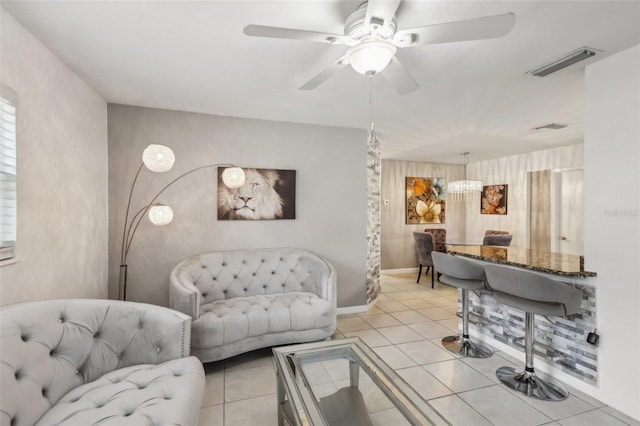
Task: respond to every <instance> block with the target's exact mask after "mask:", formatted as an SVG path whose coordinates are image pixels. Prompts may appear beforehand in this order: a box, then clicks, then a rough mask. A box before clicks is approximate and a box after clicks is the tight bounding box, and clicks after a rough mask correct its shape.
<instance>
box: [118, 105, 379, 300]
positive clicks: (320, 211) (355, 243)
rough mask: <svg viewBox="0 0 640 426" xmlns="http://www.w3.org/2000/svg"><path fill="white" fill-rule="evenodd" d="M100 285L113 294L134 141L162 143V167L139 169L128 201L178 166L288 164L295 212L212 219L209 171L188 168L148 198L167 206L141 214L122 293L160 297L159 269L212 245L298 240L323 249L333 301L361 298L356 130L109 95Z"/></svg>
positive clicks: (363, 156)
mask: <svg viewBox="0 0 640 426" xmlns="http://www.w3.org/2000/svg"><path fill="white" fill-rule="evenodd" d="M108 111H109V113H108V115H109V209H110V210H109V213H110V217H109V220H110V223H109V228H110V231H109V232H110V247H109V254H110V255H109V290H110V295H111V297H116V296H117V282H118V265H119V253H120V252H119V250H120V244H121V239H122V227H123V220H124V214H125V208H126V200H127V196H128V192H129V188H130V185H131V181H132V179H133V177H134V175H135V172H136V170H137V168H138V167H139V165H140V163H141V155H142V151H143V150H144V148H145V147H146V146H147V145H148V144H150V143H160V144H165V145H167V146H170V147H171V148H172V149H173V150H174V152H175V154H176V164H175V166H174V168H173V169H172V170H170V171H169V172H166V173H162V174H155V173H152V172H149V171H148V170H146V169H144V170H143V171H142V173H141V175H140V178H139V180H138V184H137V188H136V192H135V194H134V202H133V206H134V207H135V209H134V211H136V210H137V209H138V208H139V207H140V206H142V205H143V204H144V203H145V202H149V201H150V198H152V196H153V195H155V194H156V193H157V192H158V191H159V190H160V189H161V188H162V187H163V186H164V185H165V184H167V183H168V182H170V181H171V180H172V179H173V178H175V177H177V176H179V175H180V174H181V173H183V172H185V171H188V170H191V169H193V168H195V167H198V166H201V165H205V164H210V163H235V164H238V165H240V166H245V167H258V168H274V169H293V170H296V171H297V205H296V216H297V218H296V219H295V220H274V221H218V220H217V206H216V188H217V184H216V171H215V169H206V170H202V171H199V172H197V173H195V174H193V175H190V176H188V177H186V178H184V179H182V180H180V181H179V182H178V183H176V184H175V185H174V186H172V187H171V189H169V190H168V191H167V192H165V193H164V194H163V196H162V197H160V199H159V200H158V201H161V202H163V203H166V204H168V205H170V206H171V207H172V208H173V211H174V214H175V218H174V220H173V222H172V223H171V224H170V225H168V226H167V227H165V228H156V227H155V226H153V225H151V224H150V223H149V221H148V220H146V219H145V220H143V222H142V224H141V226H140V228H139V229H138V233H137V234H136V237H135V240H134V242H133V244H132V247H131V251H130V253H129V257H128V260H127V263H128V265H129V286H128V295H127V298H128V299H130V300H136V301H144V302H149V303H154V304H159V305H167V304H168V287H169V273H170V272H171V269H172V268H173V267H174V266H175V265H176V264H177V263H178V262H179V261H180V260H182V259H184V258H185V257H187V256H191V255H194V254H197V253H203V252H207V251H213V250H230V249H243V248H259V247H299V248H304V249H308V250H311V251H313V252H315V253H317V254H319V255H321V256H324V257H326V258H327V259H328V260H329V261H330V262H331V263H332V264H333V265H334V266H335V268H336V270H337V275H338V306H339V307H346V306H354V305H362V304H364V303H365V301H366V257H367V236H366V226H367V181H366V173H367V138H366V133H365V132H364V131H362V130H354V129H341V128H332V127H321V126H310V125H302V124H292V123H282V122H270V121H261V120H249V119H241V118H231V117H220V116H214V115H206V114H195V113H187V112H177V111H167V110H158V109H149V108H139V107H130V106H124V105H109V108H108Z"/></svg>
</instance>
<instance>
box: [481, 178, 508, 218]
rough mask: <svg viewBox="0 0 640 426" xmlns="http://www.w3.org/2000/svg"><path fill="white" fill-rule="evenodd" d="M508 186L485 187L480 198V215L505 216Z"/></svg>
mask: <svg viewBox="0 0 640 426" xmlns="http://www.w3.org/2000/svg"><path fill="white" fill-rule="evenodd" d="M508 186H509V185H486V186H483V187H482V197H480V213H481V214H500V215H506V214H507V187H508Z"/></svg>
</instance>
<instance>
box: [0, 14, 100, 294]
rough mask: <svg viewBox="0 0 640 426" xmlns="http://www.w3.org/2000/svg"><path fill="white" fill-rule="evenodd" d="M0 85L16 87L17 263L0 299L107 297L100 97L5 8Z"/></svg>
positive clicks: (2, 276)
mask: <svg viewBox="0 0 640 426" xmlns="http://www.w3.org/2000/svg"><path fill="white" fill-rule="evenodd" d="M0 15H1V34H0V39H1V50H0V56H1V57H2V60H1V61H0V62H1V64H2V65H1V67H2V68H1V70H0V71H1V73H0V76H1V78H2V84H4V85H6V86H9V87H10V88H11V89H13V91H15V92H16V94H17V96H18V110H17V141H18V144H17V151H18V168H17V169H18V234H17V238H18V242H17V253H18V255H17V259H18V262H16V263H13V264H9V265H4V266H0V303H1V304H2V305H6V304H10V303H15V302H21V301H28V300H37V299H58V298H72V297H79V298H83V297H97V298H99V297H106V296H107V255H108V254H107V249H108V242H107V238H108V235H107V105H106V103H105V101H104V100H102V99H101V98H100V96H98V95H97V94H96V93H95V92H94V91H93V90H92V89H91V88H90V87H89V86H87V85H86V84H85V83H84V82H83V81H82V80H81V79H79V78H78V77H77V76H76V75H75V74H74V73H73V72H72V71H71V70H69V69H68V68H67V67H66V66H65V65H64V64H63V63H62V62H60V60H59V59H57V58H56V57H55V56H54V55H53V54H52V53H51V52H50V51H49V50H47V49H46V48H45V47H44V46H43V45H42V44H41V43H40V42H39V41H38V40H36V39H35V38H34V37H33V36H32V35H31V34H30V33H29V32H27V31H26V30H25V29H24V27H22V25H20V24H19V23H18V22H17V21H16V20H15V19H14V18H13V17H12V16H10V15H8V14H7V13H6V12H5V11H4V9H0Z"/></svg>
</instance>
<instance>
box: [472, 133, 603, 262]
mask: <svg viewBox="0 0 640 426" xmlns="http://www.w3.org/2000/svg"><path fill="white" fill-rule="evenodd" d="M582 165H584V145H583V144H582V143H578V144H575V145H568V146H563V147H559V148H551V149H545V150H542V151H535V152H530V153H527V154H520V155H512V156H509V157H503V158H498V159H496V160H488V161H480V162H477V163H471V164H469V166H468V167H467V172H468V174H469V176H474V177H477V178H478V179H481V180H482V181H483V184H484V185H496V184H501V183H506V184H507V185H509V193H508V195H507V196H508V199H507V200H508V201H507V203H508V207H507V214H506V215H503V216H500V215H489V214H480V204H479V203H478V204H476V205H468V206H467V240H470V241H473V240H478V239H480V241H482V235H484V231H485V230H486V229H499V230H504V231H510V232H511V233H512V234H513V240H512V241H511V245H512V246H514V247H529V238H528V232H529V229H528V228H529V191H528V189H527V186H528V179H529V175H528V173H529V172H532V171H539V170H554V169H563V168H570V167H577V166H582ZM575 220H576V221H578V220H580V221H582V220H583V218H582V215H576V216H575ZM596 272H597V271H596Z"/></svg>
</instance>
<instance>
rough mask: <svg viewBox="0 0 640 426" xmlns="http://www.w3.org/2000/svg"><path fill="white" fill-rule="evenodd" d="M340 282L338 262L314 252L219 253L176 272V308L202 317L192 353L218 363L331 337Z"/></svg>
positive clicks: (173, 301) (197, 318)
mask: <svg viewBox="0 0 640 426" xmlns="http://www.w3.org/2000/svg"><path fill="white" fill-rule="evenodd" d="M203 265H206V268H205V269H203V268H202V266H203ZM335 285H336V275H335V270H334V268H333V267H332V266H331V264H329V263H328V262H327V261H326V260H325V259H323V258H321V257H319V256H316V255H315V254H313V253H310V252H308V251H306V250H301V249H293V248H280V249H261V250H235V251H221V252H212V253H205V254H201V255H197V256H192V257H190V258H187V259H185V260H184V261H182V262H180V263H179V264H178V265H177V266H176V267H175V268H174V269H173V271H172V273H171V287H170V306H171V307H172V308H173V309H176V310H179V311H181V312H184V313H186V314H187V315H190V316H192V317H193V318H194V320H193V324H192V339H193V341H192V352H193V354H194V355H196V356H198V357H199V358H200V359H201V360H202V361H203V362H211V361H216V360H219V359H223V358H226V357H229V356H233V355H237V354H239V353H242V352H246V351H250V350H253V349H258V348H261V347H265V346H271V345H273V344H279V343H295V342H297V341H301V342H302V341H312V340H321V339H324V338H326V337H329V336H331V334H333V332H334V331H335V311H336V299H335ZM302 301H304V303H302ZM303 306H304V308H302V307H303ZM274 339H275V340H274Z"/></svg>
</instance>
